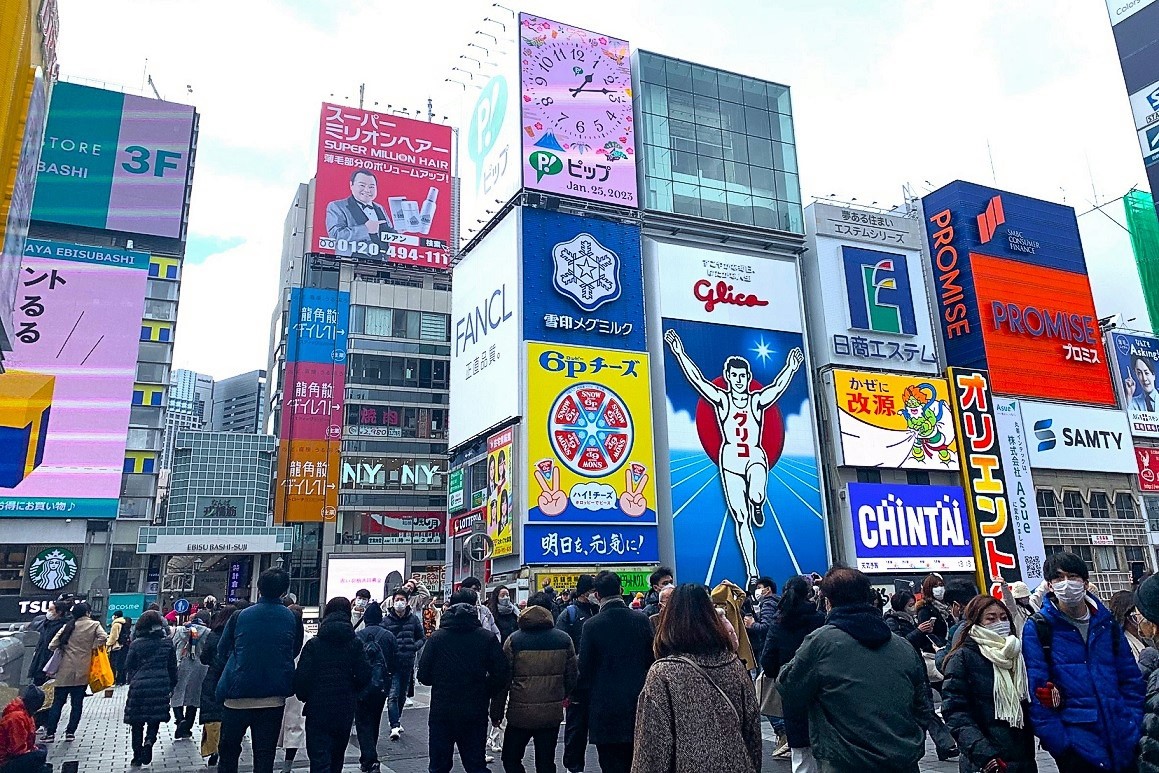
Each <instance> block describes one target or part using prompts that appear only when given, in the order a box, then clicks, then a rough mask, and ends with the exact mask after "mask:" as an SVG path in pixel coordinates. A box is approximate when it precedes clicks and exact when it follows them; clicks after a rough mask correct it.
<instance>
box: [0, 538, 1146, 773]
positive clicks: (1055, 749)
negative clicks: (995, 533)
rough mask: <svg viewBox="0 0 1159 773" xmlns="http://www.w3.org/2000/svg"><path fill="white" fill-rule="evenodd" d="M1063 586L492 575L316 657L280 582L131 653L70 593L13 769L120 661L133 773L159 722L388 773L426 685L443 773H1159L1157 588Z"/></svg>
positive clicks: (1079, 570)
mask: <svg viewBox="0 0 1159 773" xmlns="http://www.w3.org/2000/svg"><path fill="white" fill-rule="evenodd" d="M1044 575H1045V577H1046V580H1045V581H1044V582H1043V583H1042V585H1041V586H1040V587H1038V588H1036V589H1034V590H1032V589H1031V588H1030V587H1028V586H1027V585H1026V584H1025V583H1022V582H1015V583H1013V584H1009V585H1008V584H1007V583H1006V582H1004V581H1003V580H1002V579H1001V578H997V577H996V578H993V579H994V582H993V585H992V587H995V588H997V589H998V591H999V592H997V593H996V594H995V595H989V594H986V593H979V592H978V589H977V588H975V587H974V586H973V584H972V583H970V582H968V581H962V580H957V581H951V582H949V583H947V582H946V581H945V580H944V579H943V578H942V577H941V576H940V575H937V574H931V575H929V576H928V577H926V578H925V579H924V581H923V582H922V583H921V586H920V590H919V589H918V588H916V587H915V588H914V589H913V590H908V589H898V590H897V591H896V592H895V593H893V594H892V596H888V597H887V596H886V595H885V594H882V593H880V592H879V591H875V590H874V588H873V586H872V584H871V581H870V579H869V577H868V576H866V575H865V574H863V573H861V572H859V571H857V570H856V569H851V568H847V567H840V566H838V567H834V568H832V569H830V570H829V572H828V573H827V574H826V575H825V576H824V577H820V576H818V575H815V574H814V575H802V576H795V577H790V578H788V579H787V580H786V581H785V583H784V586H783V588H782V589H781V592H780V593H779V594H778V586H777V583H776V582H775V581H774V580H773V579H772V578H767V577H761V578H759V579H757V580H756V581H755V582H754V584H753V587H752V588H750V589H749V592H747V593H746V592H745V591H744V590H742V589H739V588H738V587H737V586H735V585H733V584H731V583H728V582H723V583H721V584H720V585H719V586H717V587H716V588H713V589H709V588H706V587H705V586H703V585H698V584H693V583H688V584H683V585H677V584H676V583H675V581H674V579H675V578H674V575H673V572H672V571H671V570H670V569H668V568H666V567H661V568H659V569H658V570H656V572H654V573H653V574H652V576H651V578H650V588H649V592H648V593H647V594H646V595H644V597H643V598H640V599H636V598H632V597H629V598H625V595H624V588H623V586H622V582H621V578H620V577H619V575H617V574H616V573H615V572H611V571H603V572H600V573H599V574H597V575H595V576H591V575H580V576H579V578H578V581H577V583H576V587H575V588H574V589H572V590H570V591H568V592H567V593H566V594H565V595H562V596H561V595H558V594H556V593H555V591H554V590H553V589H551V588H550V587H549V586H545V587H544V589H543V590H542V591H541V592H537V593H535V594H534V595H532V596H531V597H530V598H529V599H527V601H526V602H525V604H526V606H525V608H521V605H516V604H515V602H514V597H513V591H512V589H511V588H509V587H506V586H499V587H496V588H493V589H492V590H491V593H490V595H489V597H488V598H487V599H486V600H484V599H483V598H482V597H481V595H480V592H481V590H482V583H481V582H479V581H478V579H476V578H467V580H466V581H464V582H463V583H462V585H461V587H460V588H459V590H457V591H456V592H455V593H454V594H453V595H452V596H451V597H450V598H449V599H448V600H447V604H446V605H443V604H441V603H439V602H437V601H436V600H434V599H432V596H431V594H430V591H429V590H428V589H427V588H425V587H424V586H422V585H421V583H418V582H417V581H414V580H411V581H408V582H407V583H406V584H404V585H401V586H400V587H399V588H397V589H395V590H394V591H393V593H392V594H390V596H389V598H387V599H384V600H383V601H382V602H381V603H380V602H378V601H375V600H374V599H373V598H372V597H371V594H370V592H369V591H367V592H365V593H363V592H362V591H360V592H359V593H358V594H357V595H356V596H355V597H354V598H353V599H347V598H341V597H339V598H333V599H330V600H328V601H327V603H326V604H325V606H324V609H323V614H322V619H321V621H320V624H319V626H318V632H317V635H315V636H313V637H311V636H310V635H309V634H307V633H306V632H305V630H304V626H303V623H302V608H301V607H300V606H297V605H296V604H294V603H293V601H294V599H293V597H292V596H289V595H288V594H287V591H288V590H289V578H288V575H287V574H286V573H285V572H284V571H282V570H280V569H271V570H267V571H266V572H263V573H262V574H261V576H260V577H259V579H258V591H259V594H260V598H259V600H258V602H257V603H255V604H252V605H248V604H245V603H238V604H236V605H224V606H223V605H219V604H217V603H216V600H213V599H212V598H207V599H206V600H205V602H204V603H203V604H202V605H201V608H200V609H198V610H196V612H195V614H194V615H193V616H192V617H190V616H188V615H185V616H183V615H171V616H170V617H169V618H168V619H166V618H165V617H162V615H161V613H160V611H159V610H157V609H149V610H147V611H145V612H144V613H142V614H141V615H140V617H139V618H138V619H137V620H135V621H132V620H130V619H129V618H127V617H125V616H124V615H123V614H115V615H114V617H113V622H112V625H111V626H110V630H109V631H108V633H106V632H105V630H104V628H103V627H102V626H101V624H100V622H99V621H97V620H95V619H93V617H92V616H91V613H90V608H89V606H88V604H87V603H86V602H84V601H83V600H76V599H61V600H60V601H59V602H57V603H56V604H54V605H53V607H52V609H51V611H50V612H49V613H48V614H47V615H45V616H44V618H42V619H40V620H38V621H36V622H35V623H34V625H33V628H34V629H35V630H37V631H39V640H38V644H37V647H36V649H35V651H34V653H33V656H32V662H31V664H30V669H29V672H28V675H29V676H30V677H31V678H32V682H33V684H31V685H29V686H28V687H27V688H26V689H25V690H24V691H23V692H21V694H20V695H19V697H17V698H16V699H14V700H12V701H11V702H10V703H9V704H8V705H7V706H6V707H5V708H4V710H3V714H2V715H0V773H25V772H26V771H28V772H34V773H40V771H41V770H42V769H43V768H44V764H45V757H46V744H50V743H55V742H57V737H56V734H57V730H58V725H59V723H60V720H61V718H62V713H63V709H64V706H65V704H66V703H69V702H71V711H70V715H69V719H68V724H67V725H66V727H65V730H64V737H63V741H69V740H72V739H73V737H74V734H75V732H76V730H77V726H78V724H79V722H80V720H81V717H82V712H83V706H84V696H85V691H86V689H87V688H88V685H89V669H90V665H91V664H92V659H93V658H94V657H95V656H96V654H99V653H102V652H103V651H104V650H105V648H106V647H107V651H108V653H109V655H110V659H111V661H112V664H113V670H114V674H115V681H116V683H117V684H124V685H128V690H127V696H126V699H125V704H124V722H125V724H127V725H129V733H130V737H131V740H132V750H133V751H132V758H131V760H130V761H129V765H130V767H132V768H140V767H148V766H149V765H150V764H151V762H152V758H153V748H154V746H155V745H156V743H157V738H158V730H159V727H160V725H161V724H163V723H167V722H169V721H170V720H171V719H172V720H173V721H174V722H175V732H174V740H175V741H184V740H192V737H193V727H194V724H195V722H196V719H197V718H198V716H199V717H200V724H201V754H202V756H203V757H204V758H205V759H206V763H207V765H208V766H209V767H210V768H213V767H215V766H216V768H217V770H218V771H222V772H223V773H232V772H233V771H236V770H237V769H238V760H239V758H240V756H241V751H242V744H243V741H244V739H245V738H246V737H248V739H249V743H250V744H251V746H252V756H253V764H254V770H255V773H273V770H274V766H275V764H276V761H277V750H278V749H279V748H281V749H283V750H284V758H283V762H282V767H281V770H282V771H289V770H290V768H291V766H292V765H293V763H294V761H295V759H296V757H297V756H298V754H299V751H300V750H302V749H304V750H305V752H304V753H305V755H306V756H307V757H308V759H309V769H310V770H311V771H313V772H315V773H330V772H332V771H340V770H342V769H343V762H344V759H345V756H346V753H347V749H348V746H349V743H350V738H351V734H352V731H353V733H354V734H355V735H356V737H357V746H358V761H359V769H360V771H362V772H363V773H377V772H378V771H379V770H381V767H382V763H381V761H380V759H379V754H378V747H379V732H380V728H381V727H382V725H383V720H384V717H383V714H384V713H385V714H386V718H385V719H386V721H387V723H388V725H389V728H390V738H391V740H392V741H397V740H398V739H399V738H400V737H401V734H402V733H403V726H402V716H403V711H404V709H405V707H406V705H407V701H408V696H409V695H413V690H414V682H415V680H416V679H417V681H418V682H420V683H422V684H425V685H428V686H429V687H430V688H431V691H430V709H429V713H428V718H427V722H428V750H427V751H428V756H429V770H430V771H431V773H449V771H450V770H451V769H452V767H453V764H454V754H455V752H456V751H457V752H458V755H459V759H460V760H461V762H462V765H463V768H464V769H465V770H466V771H467V773H484V772H485V771H487V770H489V768H488V765H489V764H491V763H494V762H495V756H496V755H498V756H500V762H501V765H502V769H503V770H504V771H506V773H524V771H525V770H526V766H525V763H524V760H525V757H526V756H527V754H528V747H529V746H531V747H532V750H531V754H532V755H533V759H534V767H535V770H536V773H548V772H549V771H551V772H554V771H555V770H556V762H555V759H556V750H557V747H558V745H559V740H560V734H561V730H562V734H563V762H564V768H565V770H566V771H567V773H576V772H577V771H583V770H585V769H587V768H588V766H589V764H590V763H591V762H593V761H592V760H589V756H594V758H595V759H594V763H595V764H596V765H598V767H599V769H600V770H601V771H603V773H749V772H750V771H751V772H752V773H755V772H756V771H759V770H761V765H762V756H763V750H762V735H761V724H762V721H767V722H768V723H769V725H770V727H771V728H772V729H773V731H774V732H775V734H776V736H777V739H778V740H777V743H776V744H775V749H774V752H773V754H774V755H775V756H788V757H789V758H790V759H791V765H792V769H793V771H794V773H819V772H820V771H827V772H828V771H884V772H886V773H912V772H913V771H916V770H917V769H918V762H919V760H921V758H922V757H923V756H924V755H925V750H926V738H927V736H928V737H930V738H931V739H932V740H933V741H934V745H935V749H936V751H937V754H938V756H939V757H940V758H942V759H952V758H957V760H958V765H959V769H960V770H961V771H962V772H963V773H971V772H975V771H980V772H981V773H1026V772H1028V771H1036V770H1037V769H1038V768H1037V763H1036V755H1037V754H1038V753H1039V750H1040V749H1041V750H1044V751H1045V752H1047V753H1048V754H1050V755H1051V756H1052V757H1053V758H1054V760H1055V761H1056V763H1057V765H1058V769H1059V770H1060V771H1061V773H1087V772H1088V771H1100V772H1101V773H1128V772H1129V771H1139V773H1159V651H1156V649H1155V647H1154V644H1155V638H1154V637H1155V636H1156V633H1157V628H1156V625H1155V622H1154V621H1156V620H1159V579H1156V578H1150V579H1148V580H1146V581H1144V582H1143V583H1142V584H1141V585H1140V586H1139V587H1138V590H1137V591H1135V592H1132V591H1120V592H1118V593H1115V594H1114V595H1113V596H1111V598H1110V599H1108V600H1107V603H1105V604H1104V602H1103V601H1102V600H1101V599H1100V598H1099V597H1098V596H1097V595H1096V593H1095V592H1094V589H1093V588H1092V586H1091V585H1090V583H1089V570H1088V567H1087V566H1086V564H1085V562H1084V561H1083V560H1082V559H1081V558H1080V557H1078V556H1076V555H1072V554H1069V553H1060V554H1055V555H1052V556H1050V557H1049V558H1048V560H1047V561H1046V562H1045V565H1044ZM634 606H635V607H639V609H635V608H633V607H634ZM754 680H755V681H754ZM46 690H47V692H48V693H49V695H48V696H46ZM935 695H937V696H938V697H939V698H940V710H939V709H936V708H935V706H937V705H938V702H937V701H935ZM46 698H47V699H46ZM198 712H200V713H199V714H198ZM38 728H39V733H40V734H38ZM41 734H42V735H41ZM589 746H594V747H595V753H594V755H589V754H588V747H589Z"/></svg>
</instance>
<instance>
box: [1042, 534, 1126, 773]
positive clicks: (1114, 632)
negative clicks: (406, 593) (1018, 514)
mask: <svg viewBox="0 0 1159 773" xmlns="http://www.w3.org/2000/svg"><path fill="white" fill-rule="evenodd" d="M1043 576H1044V577H1046V578H1047V579H1048V580H1049V581H1050V592H1049V593H1048V594H1047V596H1046V599H1045V600H1044V601H1043V604H1042V611H1041V612H1039V613H1038V614H1036V615H1034V616H1033V617H1032V618H1031V619H1030V620H1028V621H1027V622H1026V626H1025V628H1023V631H1022V639H1023V647H1022V651H1023V656H1024V657H1025V659H1026V670H1027V673H1028V676H1029V685H1030V692H1031V701H1030V718H1031V721H1032V723H1033V726H1034V733H1035V735H1037V736H1038V738H1039V739H1040V740H1041V742H1042V748H1043V749H1045V750H1046V751H1047V752H1049V753H1050V755H1051V756H1052V757H1054V759H1055V761H1056V762H1057V763H1058V769H1059V771H1060V773H1079V772H1081V771H1095V770H1098V771H1107V772H1108V773H1120V772H1125V771H1128V770H1134V764H1135V745H1136V742H1137V741H1138V740H1139V735H1140V730H1141V725H1142V722H1143V701H1144V684H1143V677H1142V675H1141V674H1140V673H1139V667H1138V666H1137V665H1136V664H1135V658H1134V657H1133V656H1132V655H1131V648H1130V646H1129V645H1128V644H1127V640H1126V637H1125V636H1124V635H1123V630H1122V628H1121V627H1120V626H1119V624H1118V623H1116V622H1115V621H1114V619H1113V618H1112V616H1111V613H1110V611H1108V610H1107V608H1106V607H1105V606H1103V605H1102V604H1101V603H1100V602H1099V600H1098V599H1096V598H1094V597H1092V596H1088V595H1087V583H1088V579H1089V576H1090V575H1089V570H1088V569H1087V565H1086V563H1085V562H1084V561H1083V560H1082V559H1081V558H1079V557H1078V556H1076V555H1074V554H1073V553H1055V554H1054V555H1052V556H1050V557H1049V558H1047V559H1046V563H1045V565H1044V566H1043Z"/></svg>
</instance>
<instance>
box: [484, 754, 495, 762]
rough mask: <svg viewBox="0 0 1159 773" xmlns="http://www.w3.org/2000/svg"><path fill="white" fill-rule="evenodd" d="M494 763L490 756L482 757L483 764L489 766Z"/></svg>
mask: <svg viewBox="0 0 1159 773" xmlns="http://www.w3.org/2000/svg"><path fill="white" fill-rule="evenodd" d="M494 761H495V758H494V757H492V756H491V755H490V754H487V755H484V757H483V762H486V763H487V764H488V765H490V764H491V763H492V762H494Z"/></svg>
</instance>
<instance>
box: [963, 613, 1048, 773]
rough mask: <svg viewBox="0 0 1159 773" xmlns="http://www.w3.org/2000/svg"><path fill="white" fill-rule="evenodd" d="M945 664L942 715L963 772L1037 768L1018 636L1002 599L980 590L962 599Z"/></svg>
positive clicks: (1023, 772)
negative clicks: (958, 625)
mask: <svg viewBox="0 0 1159 773" xmlns="http://www.w3.org/2000/svg"><path fill="white" fill-rule="evenodd" d="M944 665H945V669H946V680H945V684H944V685H943V688H942V716H943V718H944V719H945V721H946V724H947V725H948V726H949V728H950V732H951V733H953V735H954V739H955V740H956V741H957V742H958V748H959V749H961V750H962V756H961V759H960V761H959V769H960V770H961V771H962V773H973V772H974V771H982V773H1002V772H1003V771H1005V773H1028V772H1031V771H1037V770H1038V765H1037V763H1036V762H1035V758H1034V756H1035V752H1034V733H1032V732H1031V730H1030V723H1029V720H1028V717H1027V713H1028V710H1029V708H1030V706H1029V701H1028V697H1029V693H1028V692H1027V676H1026V664H1025V662H1024V661H1023V659H1022V641H1021V640H1020V639H1019V638H1018V637H1017V636H1016V635H1015V634H1014V631H1013V630H1012V629H1011V626H1010V613H1009V612H1008V611H1007V610H1006V608H1005V606H1004V605H1003V603H1002V602H1001V601H999V600H998V599H996V598H994V597H993V596H986V595H981V596H975V597H974V599H973V600H972V601H970V603H969V604H967V605H966V611H965V613H964V614H963V621H962V635H961V638H960V639H959V640H958V642H957V643H956V644H955V645H954V646H953V647H952V648H951V650H950V654H949V655H947V656H946V660H945V664H944Z"/></svg>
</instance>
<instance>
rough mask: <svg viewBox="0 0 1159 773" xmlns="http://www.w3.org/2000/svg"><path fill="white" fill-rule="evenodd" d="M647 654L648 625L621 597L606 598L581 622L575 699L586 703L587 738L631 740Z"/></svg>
mask: <svg viewBox="0 0 1159 773" xmlns="http://www.w3.org/2000/svg"><path fill="white" fill-rule="evenodd" d="M652 660H653V658H652V626H651V625H650V624H649V623H648V618H647V617H645V616H644V613H643V612H637V611H636V610H634V609H629V608H628V605H627V604H625V603H624V600H623V599H622V598H616V599H612V600H610V601H608V602H606V603H605V604H603V605H602V606H601V608H600V613H599V614H598V615H596V616H595V617H593V618H591V619H590V620H588V621H587V622H586V623H584V626H583V638H582V639H580V652H579V683H578V684H577V686H576V690H575V693H576V698H575V699H576V700H578V701H579V702H580V703H583V704H586V705H587V707H588V740H589V741H590V742H591V743H594V744H607V743H631V742H632V739H633V737H634V736H635V734H636V730H635V728H636V703H637V702H638V701H639V699H640V691H641V690H643V689H644V679H645V678H646V677H647V676H648V669H649V668H650V667H651V666H652Z"/></svg>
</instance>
